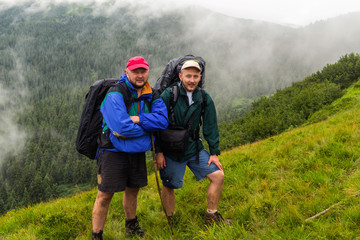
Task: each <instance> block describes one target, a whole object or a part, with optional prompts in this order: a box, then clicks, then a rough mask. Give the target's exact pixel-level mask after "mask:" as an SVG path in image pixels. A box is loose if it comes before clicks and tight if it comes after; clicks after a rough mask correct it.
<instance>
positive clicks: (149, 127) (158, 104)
mask: <svg viewBox="0 0 360 240" xmlns="http://www.w3.org/2000/svg"><path fill="white" fill-rule="evenodd" d="M134 120H135V121H137V119H136V118H134ZM138 124H139V125H140V126H141V127H142V128H143V129H144V130H145V131H148V132H154V131H159V130H162V129H166V128H167V127H168V124H169V122H168V112H167V109H166V105H165V103H164V101H163V100H162V99H161V98H159V99H156V100H155V101H153V102H152V103H151V112H150V113H141V114H139V122H138Z"/></svg>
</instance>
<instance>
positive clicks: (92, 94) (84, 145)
mask: <svg viewBox="0 0 360 240" xmlns="http://www.w3.org/2000/svg"><path fill="white" fill-rule="evenodd" d="M118 81H119V79H114V78H109V79H102V80H98V81H96V82H95V83H94V84H93V85H92V86H91V87H90V90H89V92H88V93H87V94H86V96H85V103H84V107H83V111H82V113H81V117H80V124H79V128H78V132H77V136H76V142H75V144H76V150H77V151H78V152H79V153H81V154H83V155H85V156H87V157H88V158H90V159H95V157H96V154H97V150H98V148H99V137H100V135H101V133H102V123H103V116H102V114H101V112H100V106H101V103H102V101H103V100H104V98H105V96H106V94H107V93H108V92H109V91H118V92H120V93H121V94H122V95H123V98H124V102H125V105H126V109H127V111H128V112H129V110H130V108H131V105H132V103H133V102H136V101H139V100H141V99H142V98H141V97H140V98H132V97H131V93H130V90H129V89H128V87H127V86H126V83H125V82H121V83H119V84H117V82H118ZM110 88H111V89H110ZM114 88H115V89H114ZM157 97H158V95H157V94H154V95H153V100H154V99H156V98H157ZM145 103H146V104H147V107H148V109H149V110H150V105H151V104H150V103H149V102H148V101H145Z"/></svg>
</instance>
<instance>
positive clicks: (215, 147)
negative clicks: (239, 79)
mask: <svg viewBox="0 0 360 240" xmlns="http://www.w3.org/2000/svg"><path fill="white" fill-rule="evenodd" d="M203 134H204V138H205V140H206V141H207V143H208V144H209V151H210V155H220V151H219V139H220V137H219V129H218V124H217V117H216V109H215V104H214V102H213V100H212V99H211V97H210V95H208V94H206V106H205V112H204V123H203Z"/></svg>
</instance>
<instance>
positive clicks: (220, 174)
mask: <svg viewBox="0 0 360 240" xmlns="http://www.w3.org/2000/svg"><path fill="white" fill-rule="evenodd" d="M224 176H225V175H224V171H222V170H218V171H215V172H213V173H210V174H209V175H207V177H208V178H209V179H210V181H212V182H218V183H223V182H224Z"/></svg>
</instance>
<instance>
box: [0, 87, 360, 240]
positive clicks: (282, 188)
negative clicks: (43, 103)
mask: <svg viewBox="0 0 360 240" xmlns="http://www.w3.org/2000/svg"><path fill="white" fill-rule="evenodd" d="M328 115H331V116H329V117H328V118H327V119H326V120H324V121H322V122H318V123H313V124H309V125H307V126H304V127H301V128H297V129H293V130H291V131H288V132H286V133H284V134H281V135H279V136H275V137H272V138H269V139H266V140H264V141H260V142H257V143H253V144H249V145H245V146H241V147H238V148H236V149H233V150H231V151H227V152H224V153H223V154H222V155H221V161H222V163H223V165H224V167H225V175H226V178H225V185H224V192H223V196H222V200H221V203H220V211H221V212H222V214H223V215H224V216H226V217H230V218H232V219H233V220H234V223H233V224H232V226H228V227H216V226H213V227H210V228H205V227H204V226H203V215H204V210H205V209H206V201H205V198H206V188H207V185H208V184H207V180H204V181H203V182H200V183H197V182H196V181H195V179H194V178H193V176H192V175H191V173H190V172H187V174H186V176H185V186H184V187H183V188H182V189H181V190H177V191H176V199H177V215H178V223H177V225H176V227H175V228H174V232H175V235H176V239H241V238H243V239H356V237H357V236H359V235H360V234H359V233H360V226H359V225H360V199H359V197H354V196H353V195H354V194H356V193H357V192H358V191H360V170H359V166H360V144H359V142H360V129H359V124H360V83H358V84H356V85H355V87H353V88H350V89H349V90H348V93H347V94H346V95H345V96H344V97H343V98H342V99H339V100H337V101H336V102H335V103H334V104H333V105H332V106H331V107H329V108H327V109H326V110H324V111H322V112H320V113H317V114H316V115H315V116H314V119H315V121H316V119H325V118H326V117H327V116H328ZM95 195H96V190H93V191H90V192H85V193H81V194H78V195H76V196H74V197H71V198H66V199H58V200H55V201H53V202H50V203H42V204H39V205H36V206H33V207H29V208H26V209H20V210H17V211H11V212H9V213H7V214H6V215H4V216H2V217H0V239H1V240H2V239H89V238H90V235H91V234H90V232H91V211H92V205H93V202H94V199H95ZM121 201H122V194H121V193H120V194H116V195H115V197H114V199H113V202H112V205H111V208H110V211H109V216H108V219H107V223H106V226H105V229H104V232H105V233H104V238H105V239H122V238H123V236H124V235H123V233H124V213H123V210H122V202H121ZM334 204H336V205H334ZM331 206H333V207H332V208H331V209H330V210H329V211H328V212H327V213H325V214H324V215H322V216H320V217H318V218H316V219H313V220H310V221H305V219H307V218H308V217H311V216H313V215H315V214H316V213H318V212H321V211H323V210H325V209H327V208H329V207H331ZM138 217H139V219H140V223H141V226H142V228H143V229H144V230H145V231H146V237H145V239H169V238H170V237H171V235H170V234H169V229H168V228H167V222H166V219H165V217H164V214H163V212H162V209H161V205H160V203H159V197H158V195H157V190H156V182H155V177H154V175H151V176H149V186H148V187H146V188H144V189H143V190H142V191H141V193H140V195H139V199H138Z"/></svg>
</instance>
